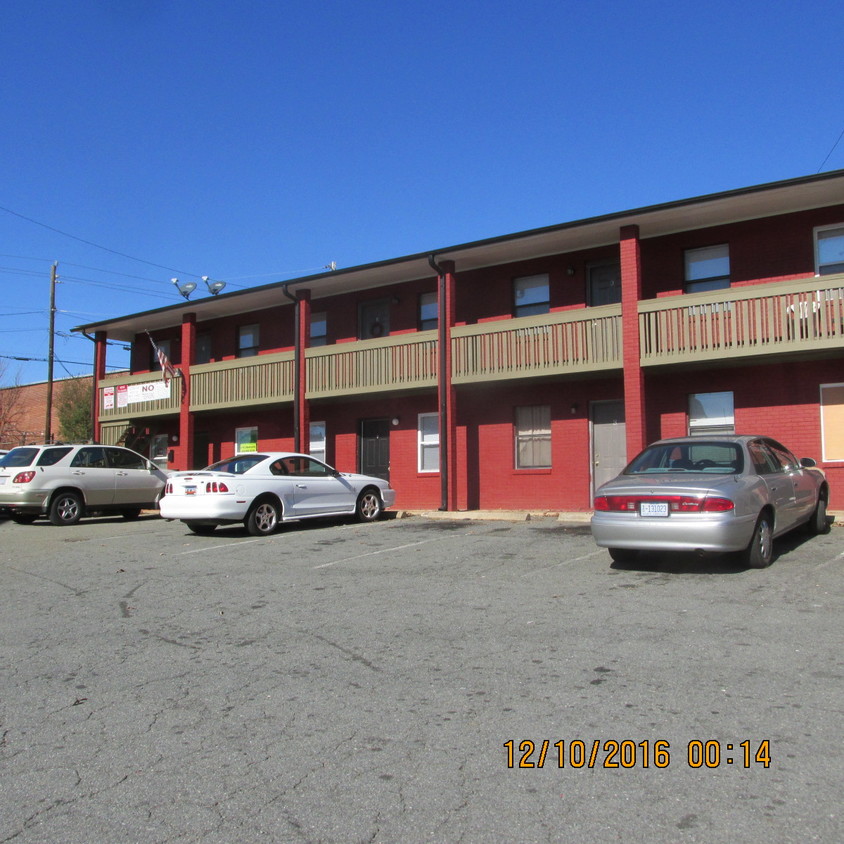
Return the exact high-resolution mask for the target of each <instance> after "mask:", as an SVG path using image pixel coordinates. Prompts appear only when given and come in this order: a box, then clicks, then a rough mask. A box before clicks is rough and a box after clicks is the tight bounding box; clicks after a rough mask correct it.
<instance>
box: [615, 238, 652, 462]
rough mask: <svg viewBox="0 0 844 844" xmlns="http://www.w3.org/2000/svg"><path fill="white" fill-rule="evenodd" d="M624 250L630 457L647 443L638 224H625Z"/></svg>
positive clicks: (623, 311)
mask: <svg viewBox="0 0 844 844" xmlns="http://www.w3.org/2000/svg"><path fill="white" fill-rule="evenodd" d="M619 246H620V252H621V331H622V365H623V367H624V418H625V425H626V430H627V459H628V460H631V459H632V458H633V457H635V456H636V454H638V453H639V452H640V451H641V450H642V449H643V448H644V447H645V446H646V445H647V426H646V423H645V375H644V372H643V371H642V366H641V351H640V349H639V308H638V305H639V300H640V299H641V298H642V258H641V250H640V243H639V227H638V226H635V225H634V226H623V227H622V229H621V232H620V243H619Z"/></svg>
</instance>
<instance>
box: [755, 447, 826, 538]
mask: <svg viewBox="0 0 844 844" xmlns="http://www.w3.org/2000/svg"><path fill="white" fill-rule="evenodd" d="M765 444H766V445H767V446H768V448H770V449H771V451H772V452H773V453H774V455H775V456H776V458H777V460H778V461H779V462H780V464H781V465H782V467H783V470H784V471H785V472H786V474H787V475H788V477H789V479H790V480H791V484H792V487H793V490H794V505H793V506H794V522H795V524H799V523H800V522H804V521H806V519H808V518H809V516H810V515H811V514H812V511H813V510H814V509H815V505H816V504H817V503H818V484H817V481H816V480H815V478H814V477H813V476H812V474H811V472H807V471H806V470H805V469H804V468H803V467H802V466H801V465H800V461H799V460H798V459H797V458H796V457H795V456H794V455H793V454H792V453H791V452H790V451H789V450H788V449H787V448H786V447H785V446H784V445H780V443H778V442H776V440H766V441H765Z"/></svg>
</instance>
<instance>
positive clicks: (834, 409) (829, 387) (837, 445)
mask: <svg viewBox="0 0 844 844" xmlns="http://www.w3.org/2000/svg"><path fill="white" fill-rule="evenodd" d="M821 439H822V441H823V459H824V461H833V460H844V384H821Z"/></svg>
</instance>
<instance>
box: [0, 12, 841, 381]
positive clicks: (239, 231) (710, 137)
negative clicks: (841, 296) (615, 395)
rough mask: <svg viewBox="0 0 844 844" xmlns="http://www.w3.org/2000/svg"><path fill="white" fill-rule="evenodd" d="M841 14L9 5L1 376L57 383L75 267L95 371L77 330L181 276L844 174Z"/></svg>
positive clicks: (84, 363) (72, 316) (76, 296)
mask: <svg viewBox="0 0 844 844" xmlns="http://www.w3.org/2000/svg"><path fill="white" fill-rule="evenodd" d="M842 31H844V7H842V5H841V3H840V0H836V2H825V1H824V0H808V2H803V3H792V2H785V0H779V2H776V0H774V1H773V2H771V0H768V2H756V1H755V0H744V2H741V3H737V2H735V0H732V2H708V3H706V2H704V3H700V2H698V3H691V2H683V0H675V2H634V0H627V1H626V2H624V1H623V0H578V2H569V0H556V2H544V0H543V2H531V0H524V2H521V3H510V2H502V1H501V0H487V2H475V0H472V2H465V1H464V2H460V0H450V2H441V1H440V0H426V2H417V0H402V2H386V1H385V0H375V2H367V1H366V0H357V2H338V1H337V0H335V1H334V2H331V1H329V2H319V0H309V2H300V0H287V1H286V2H238V3H232V2H230V1H229V2H220V0H202V2H200V0H181V2H180V1H179V0H170V1H169V2H167V0H76V2H73V3H69V2H51V0H27V2H26V3H24V2H22V0H17V2H16V1H15V0H5V2H3V3H2V4H0V63H2V71H3V96H2V98H0V126H2V131H0V161H2V173H3V178H2V179H1V180H0V207H2V209H3V210H0V290H2V304H1V305H0V314H2V316H1V317H0V355H2V356H3V357H0V367H3V366H4V365H5V373H4V376H3V379H2V383H3V385H8V384H10V383H13V382H14V381H15V380H18V381H19V382H20V383H31V382H35V381H42V380H45V379H46V376H47V364H46V362H44V360H43V359H45V358H46V356H47V348H48V333H49V332H48V325H49V323H48V308H49V278H50V266H51V264H52V263H53V262H54V261H57V262H58V274H59V278H60V282H61V283H60V284H59V285H58V286H57V292H56V296H57V308H58V311H59V313H58V314H57V319H56V328H57V336H56V356H57V359H58V361H59V362H57V363H56V366H55V375H56V377H57V378H58V377H65V376H66V375H69V374H74V375H75V374H87V373H90V371H91V359H92V344H91V343H90V342H89V341H87V340H85V339H84V338H78V337H68V336H66V335H67V334H68V331H69V329H70V328H71V327H73V326H75V325H80V324H84V323H87V322H95V321H97V320H100V319H107V318H109V317H113V316H119V315H121V314H127V313H135V312H138V311H143V310H147V309H151V308H157V307H163V306H165V305H168V304H175V303H176V302H177V301H179V298H178V294H177V292H176V290H175V288H174V287H173V285H172V284H171V283H170V278H171V277H173V276H178V277H179V278H180V279H181V280H182V281H199V276H202V275H208V276H211V277H212V278H214V279H220V280H224V281H226V282H227V283H228V284H229V287H228V288H227V289H230V290H231V289H236V288H237V286H242V287H247V286H254V285H258V284H263V283H269V282H273V281H280V280H285V279H289V278H294V277H298V276H301V275H308V274H310V273H312V272H319V271H321V268H322V267H323V266H324V265H326V264H328V263H330V262H331V261H336V262H337V264H338V266H341V267H348V266H354V265H357V264H363V263H368V262H371V261H379V260H384V259H389V258H393V257H397V256H400V255H404V254H409V253H415V252H422V251H425V250H428V249H434V248H437V247H441V246H446V245H449V244H455V243H463V242H466V241H471V240H475V239H480V238H485V237H493V236H496V235H501V234H506V233H509V232H516V231H522V230H525V229H529V228H533V227H537V226H546V225H552V224H555V223H562V222H566V221H568V220H574V219H581V218H584V217H589V216H593V215H596V214H603V213H610V212H615V211H621V210H624V209H627V208H634V207H638V206H643V205H650V204H654V203H658V202H668V201H671V200H677V199H682V198H685V197H691V196H698V195H701V194H706V193H711V192H716V191H721V190H729V189H733V188H740V187H745V186H749V185H755V184H760V183H764V182H769V181H776V180H779V179H787V178H794V177H799V176H805V175H811V174H814V173H816V172H818V171H819V170H821V169H822V170H834V169H840V168H844V140H841V141H840V143H837V142H838V141H839V138H840V137H841V134H842V131H844V87H842V79H844V50H842V49H841V33H842ZM194 298H197V294H194ZM10 358H35V359H42V360H32V361H22V360H11V359H10ZM126 361H127V355H126V354H125V353H123V352H122V351H121V350H120V349H119V348H113V349H111V350H110V352H109V358H108V362H109V364H110V365H111V366H114V367H117V366H122V365H125V364H126Z"/></svg>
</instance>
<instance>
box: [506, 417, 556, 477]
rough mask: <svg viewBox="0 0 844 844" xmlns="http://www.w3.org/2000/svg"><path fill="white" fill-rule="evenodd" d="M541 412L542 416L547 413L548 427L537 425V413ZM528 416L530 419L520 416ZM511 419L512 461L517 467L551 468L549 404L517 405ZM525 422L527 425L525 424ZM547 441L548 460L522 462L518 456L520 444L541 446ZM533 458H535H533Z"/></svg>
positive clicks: (520, 448)
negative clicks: (513, 452) (513, 450)
mask: <svg viewBox="0 0 844 844" xmlns="http://www.w3.org/2000/svg"><path fill="white" fill-rule="evenodd" d="M540 412H541V413H542V415H543V416H545V415H546V414H547V418H548V427H547V429H546V428H545V427H541V428H540V427H539V426H538V425H537V418H536V417H537V415H538V414H539V413H540ZM523 416H529V417H530V420H529V421H527V420H522V419H520V417H523ZM514 417H515V418H514V420H513V444H514V448H515V455H514V461H515V466H516V468H517V469H550V468H551V462H552V458H551V406H550V405H547V404H537V405H525V406H522V407H517V408H516V411H515V414H514ZM525 422H527V426H529V429H528V427H527V426H526V425H525ZM545 442H547V449H548V461H547V462H536V463H523V462H522V459H521V457H520V454H521V451H522V446H527V445H530V446H533V449H536V448H537V447H539V448H541V447H542V443H545ZM534 459H535V458H534Z"/></svg>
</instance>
